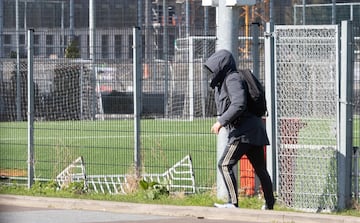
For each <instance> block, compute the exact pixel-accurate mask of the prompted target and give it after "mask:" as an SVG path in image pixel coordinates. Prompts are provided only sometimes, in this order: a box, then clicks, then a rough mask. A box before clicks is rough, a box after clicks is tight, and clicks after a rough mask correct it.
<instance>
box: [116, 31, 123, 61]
mask: <svg viewBox="0 0 360 223" xmlns="http://www.w3.org/2000/svg"><path fill="white" fill-rule="evenodd" d="M121 44H122V35H115V58H117V59H120V58H121Z"/></svg>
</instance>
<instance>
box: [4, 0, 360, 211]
mask: <svg viewBox="0 0 360 223" xmlns="http://www.w3.org/2000/svg"><path fill="white" fill-rule="evenodd" d="M5 3H6V4H8V1H5ZM6 4H5V8H6V7H7V5H6ZM9 4H10V3H9ZM29 4H30V3H29ZM40 5H42V7H45V3H41V4H40ZM22 7H24V4H23V3H21V4H20V8H21V9H22V11H24V8H22ZM47 7H50V6H49V5H47ZM60 8H61V7H60ZM11 9H14V8H11ZM34 9H36V6H34ZM78 9H79V8H78ZM197 9H199V8H197ZM109 10H110V9H109ZM179 10H180V11H181V10H184V9H179ZM182 12H183V13H184V11H182ZM244 12H245V10H244ZM79 13H80V12H79ZM83 13H85V12H83ZM86 13H87V12H86ZM35 15H36V13H35V14H33V16H35ZM55 15H58V16H59V17H60V15H61V13H55ZM210 15H211V13H210ZM82 17H86V16H84V15H82ZM6 18H7V17H6ZM201 19H203V18H200V19H194V23H195V20H196V21H197V22H199V20H201ZM82 20H84V18H82ZM99 20H101V21H102V24H103V25H104V24H106V21H108V20H110V19H101V17H100V19H99ZM21 21H23V20H21ZM29 21H30V20H29ZM34 21H35V20H34ZM36 21H38V20H36ZM56 21H58V22H60V19H59V18H57V20H56ZM131 21H132V22H133V24H135V22H134V21H133V20H131ZM210 21H212V20H210ZM308 22H309V23H311V22H310V21H308ZM182 24H183V25H182V26H180V25H177V26H175V27H168V29H167V30H166V29H165V30H164V28H165V27H163V26H161V24H160V26H151V27H144V28H143V29H142V31H141V32H142V36H143V43H144V44H145V43H147V45H144V47H143V52H142V53H143V61H142V70H143V74H142V96H143V99H142V113H141V132H140V137H141V163H142V172H143V173H147V174H161V173H164V172H166V171H167V170H169V169H170V168H171V167H173V165H174V164H176V163H177V162H178V161H180V160H182V159H183V157H186V156H187V155H190V156H191V160H192V166H193V173H194V176H195V185H196V188H197V190H204V189H211V188H213V187H214V186H215V185H214V184H215V183H216V137H215V136H214V135H213V134H211V133H210V127H211V125H212V123H213V121H214V120H215V117H214V115H215V107H214V102H213V94H212V90H211V89H209V87H208V80H209V79H208V77H207V76H206V75H205V73H204V72H203V71H202V63H203V62H204V61H205V60H206V58H207V57H208V56H209V55H211V53H212V52H214V50H215V41H214V36H213V34H214V33H215V28H214V27H215V25H214V24H212V25H210V26H209V27H208V29H207V30H206V29H205V28H206V27H202V28H200V27H199V26H196V25H195V24H192V26H191V27H188V28H190V29H189V30H190V32H191V30H193V33H190V34H193V35H189V36H185V35H184V31H185V30H186V26H185V25H184V24H185V23H182ZM201 24H203V21H202V22H201ZM291 24H292V23H291ZM307 24H308V23H307ZM28 25H29V24H28ZM259 28H260V43H259V46H257V47H256V48H257V49H258V51H259V53H260V58H259V61H257V62H256V63H255V66H258V67H259V68H260V69H259V74H260V79H261V80H262V81H263V80H264V73H265V72H264V47H263V42H262V40H261V39H262V36H263V32H262V31H263V30H264V28H263V24H262V23H260V24H259ZM252 29H253V28H252V26H247V25H246V24H242V25H241V28H240V30H239V36H240V38H239V67H247V68H253V66H254V61H253V58H252V53H251V50H252V49H253V46H252V38H251V37H250V34H251V33H252ZM21 30H22V29H21ZM72 31H73V32H74V33H72ZM72 31H71V30H70V29H67V28H65V29H61V28H59V27H52V28H46V27H37V28H36V29H35V33H34V47H35V48H34V56H35V60H34V84H35V94H34V97H35V127H34V133H35V142H34V149H35V150H34V151H35V177H36V179H37V180H49V179H54V178H56V176H58V174H59V173H61V171H63V170H64V169H65V168H66V167H67V166H68V165H69V164H70V163H72V162H73V161H74V160H76V159H77V158H78V157H83V160H84V163H85V167H86V174H88V175H121V174H129V173H133V171H134V170H133V166H134V121H133V70H132V69H133V67H132V66H133V61H132V57H133V51H132V39H133V36H132V35H133V33H132V28H131V27H122V28H116V27H115V25H114V27H113V28H107V27H106V25H104V27H98V28H97V31H96V38H95V39H96V44H95V52H96V60H93V59H91V58H90V48H89V29H88V28H86V27H85V28H84V27H78V28H74V29H73V30H72ZM165 32H168V35H163V33H165ZM17 33H18V32H17V31H16V29H15V28H14V26H11V25H10V26H8V27H6V29H5V30H4V31H3V33H2V34H1V35H2V37H3V40H4V50H5V52H8V53H6V54H4V55H3V57H2V58H1V59H0V71H1V72H0V77H1V78H0V121H1V122H0V136H1V137H0V154H1V156H0V169H1V174H2V175H5V176H7V177H10V178H14V179H18V180H19V179H26V177H27V149H26V148H27V144H28V141H27V140H28V139H27V123H26V120H27V94H26V92H27V87H26V86H27V85H26V80H27V60H26V59H25V58H24V57H25V56H26V39H27V37H26V34H25V31H24V30H22V31H21V32H20V33H19V39H20V47H19V49H20V50H19V55H17V54H16V49H17V46H16V42H15V39H16V38H15V37H16V36H17ZM147 33H152V34H153V35H151V38H145V36H147V35H148V34H147ZM204 33H206V34H207V35H205V36H206V37H199V36H203V34H204ZM354 34H355V40H356V41H355V44H354V50H355V57H354V74H355V80H354V100H353V102H352V103H353V114H354V118H353V120H354V122H353V144H354V146H358V147H359V145H360V134H359V131H360V122H359V115H360V106H359V101H360V99H359V98H360V93H359V89H360V78H359V73H360V72H359V70H360V61H359V60H360V57H359V51H360V46H359V38H358V36H360V33H359V28H358V27H357V26H356V25H355V28H354ZM164 36H167V38H164ZM70 37H71V38H70ZM72 37H75V38H74V39H72ZM147 37H148V36H147ZM149 39H150V40H151V41H149ZM148 41H149V42H148ZM149 45H150V46H151V47H149ZM149 49H150V50H149ZM191 49H192V50H191ZM14 53H15V54H14ZM314 54H315V55H314V56H319V55H316V54H317V51H316V52H315V51H314ZM11 55H12V56H11ZM190 55H192V56H190ZM17 56H19V58H16V57H17ZM322 56H324V54H322ZM11 57H12V58H11ZM314 69H315V68H314ZM286 70H287V67H285V68H284V69H283V71H284V72H285V71H286ZM189 74H191V75H189ZM298 74H299V75H302V73H301V72H300V73H298ZM301 77H303V78H310V77H308V76H301ZM291 78H295V79H296V78H300V76H298V75H296V76H292V77H291ZM291 78H290V79H288V80H286V79H284V81H285V82H286V83H287V84H286V85H282V86H284V87H285V89H281V88H279V89H278V90H279V92H281V93H283V94H280V95H279V96H283V97H284V98H279V99H284V100H285V101H287V100H286V97H291V96H292V95H293V94H296V92H298V89H297V87H300V86H298V85H292V84H290V83H293V82H294V80H293V79H291ZM324 78H325V77H324ZM325 79H326V78H325ZM296 80H298V79H296ZM191 82H192V83H193V85H192V87H190V85H189V83H191ZM301 84H303V85H301ZM321 84H322V86H323V87H324V88H328V87H329V88H331V87H333V85H331V84H328V83H327V82H321ZM300 85H301V86H302V87H304V86H306V82H300ZM308 90H311V89H308ZM321 95H322V96H323V97H324V100H325V101H331V100H332V99H333V98H331V97H330V96H331V95H329V94H327V93H326V92H325V93H322V94H321ZM290 101H291V100H290ZM305 102H306V101H305ZM305 102H304V103H305ZM290 103H292V105H293V106H289V107H288V108H289V110H284V112H285V113H284V114H283V116H284V117H286V116H288V115H289V114H288V113H291V114H294V113H298V112H301V114H302V115H307V112H309V111H312V112H314V113H319V111H321V112H325V113H327V115H332V114H333V111H332V110H331V109H327V108H332V107H331V106H330V107H327V106H326V105H324V106H321V107H318V109H313V108H314V107H313V106H312V105H311V103H308V104H306V106H297V105H299V104H300V103H299V104H296V103H294V102H290ZM305 108H309V110H305ZM319 109H320V110H319ZM312 123H313V124H314V125H315V126H316V125H317V124H319V123H320V122H319V121H316V120H315V122H312ZM307 125H308V126H309V122H307ZM320 125H322V124H320ZM288 127H291V128H290V129H288V131H290V132H291V134H295V133H294V132H296V130H295V129H292V128H301V127H303V126H302V124H301V123H300V122H297V123H291V125H288ZM317 129H318V128H314V129H312V130H311V131H310V132H307V133H305V134H307V136H309V134H311V133H314V132H317ZM329 137H332V136H329ZM293 138H294V137H292V136H287V138H286V139H284V140H290V141H291V140H295V139H293ZM303 139H304V138H303V137H300V138H299V140H303ZM323 141H326V142H328V141H331V140H328V138H327V137H324V138H323ZM284 144H289V143H284ZM325 144H326V143H325ZM285 147H286V146H285ZM285 147H283V148H281V149H283V151H287V150H291V148H289V147H286V148H285ZM329 148H330V147H329ZM310 149H311V148H307V150H310ZM307 150H306V149H305V150H304V151H307ZM298 155H299V154H298ZM299 156H300V155H299ZM324 156H326V157H328V161H329V162H327V161H325V162H326V164H324V165H322V166H321V167H319V168H320V169H322V168H324V170H328V169H329V168H328V167H330V166H331V165H332V161H333V158H334V154H333V153H332V152H331V149H325V150H319V154H315V156H314V157H313V158H312V159H314V162H312V163H314V165H315V163H317V162H316V161H318V159H317V158H316V157H324ZM354 157H355V156H354ZM302 158H304V159H306V156H305V155H304V156H302ZM302 158H301V159H302ZM284 159H287V157H285V156H284ZM325 159H326V158H325ZM354 161H356V160H355V158H354ZM280 163H283V162H280ZM286 165H287V164H286ZM358 165H359V164H358ZM358 165H357V166H356V164H355V162H354V170H355V167H358ZM281 167H282V166H281V165H280V166H279V168H281ZM314 168H317V167H314ZM330 169H331V168H330ZM330 175H331V174H330ZM358 175H359V173H358V170H357V172H356V171H354V174H353V176H354V179H356V178H355V176H358ZM284 179H286V178H284ZM6 182H7V181H6ZM283 182H284V181H283ZM184 184H185V183H184ZM186 184H187V183H186ZM286 184H287V183H286ZM286 184H285V183H283V185H286ZM317 185H318V186H319V185H320V184H317ZM358 186H359V180H357V182H354V187H353V188H354V190H353V193H354V197H356V194H355V193H356V187H357V188H358ZM292 189H293V188H284V190H282V191H283V193H285V194H288V193H292V192H293V190H292ZM314 193H317V192H314ZM357 193H358V189H357ZM286 196H287V195H286ZM289 196H290V195H289ZM291 196H292V195H291ZM357 196H358V194H357ZM330 201H332V200H331V199H330V200H329V202H330ZM292 204H293V203H292ZM288 205H290V203H289V204H288Z"/></svg>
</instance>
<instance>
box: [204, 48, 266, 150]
mask: <svg viewBox="0 0 360 223" xmlns="http://www.w3.org/2000/svg"><path fill="white" fill-rule="evenodd" d="M204 65H205V68H207V69H208V70H209V72H211V73H212V75H213V77H212V80H211V83H210V86H211V87H212V88H214V89H215V103H216V109H217V114H218V121H219V122H220V124H221V125H222V126H224V127H226V128H228V130H229V138H230V139H231V140H240V141H241V142H242V143H249V144H253V145H268V144H269V140H268V137H267V134H266V130H265V126H264V123H263V120H262V119H261V118H260V117H257V116H255V115H253V114H252V113H250V112H248V111H247V94H248V89H247V84H246V82H245V80H244V78H243V76H242V75H240V74H239V72H238V71H237V67H236V62H235V59H234V57H233V56H232V54H231V53H230V52H229V51H227V50H219V51H217V52H215V53H214V54H213V55H211V56H210V57H209V58H208V59H207V61H206V62H205V64H204Z"/></svg>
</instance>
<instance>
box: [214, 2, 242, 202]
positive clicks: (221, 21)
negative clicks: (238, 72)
mask: <svg viewBox="0 0 360 223" xmlns="http://www.w3.org/2000/svg"><path fill="white" fill-rule="evenodd" d="M238 16H239V7H237V6H235V7H227V6H226V1H219V6H218V8H217V20H218V25H217V29H216V37H217V41H216V50H220V49H226V50H229V51H230V52H232V54H233V56H234V58H235V61H236V64H238V61H239V59H238V35H239V33H238V32H239V31H238V29H239V28H238V19H237V18H238ZM227 136H228V131H226V129H225V128H221V129H220V132H219V134H218V136H217V162H218V161H219V160H220V156H221V155H222V153H223V151H224V149H225V146H226V143H227ZM237 170H238V165H235V166H234V172H235V173H237V172H238V171H237ZM235 176H236V178H237V179H238V178H239V177H238V175H235ZM216 185H217V197H218V198H220V199H222V198H227V196H228V195H227V190H226V187H225V183H224V181H223V178H222V176H221V174H220V172H219V170H217V179H216Z"/></svg>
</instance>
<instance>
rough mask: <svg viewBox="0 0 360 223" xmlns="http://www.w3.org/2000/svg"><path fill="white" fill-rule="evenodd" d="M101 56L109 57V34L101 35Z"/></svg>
mask: <svg viewBox="0 0 360 223" xmlns="http://www.w3.org/2000/svg"><path fill="white" fill-rule="evenodd" d="M101 56H102V58H109V36H108V35H102V36H101Z"/></svg>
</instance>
